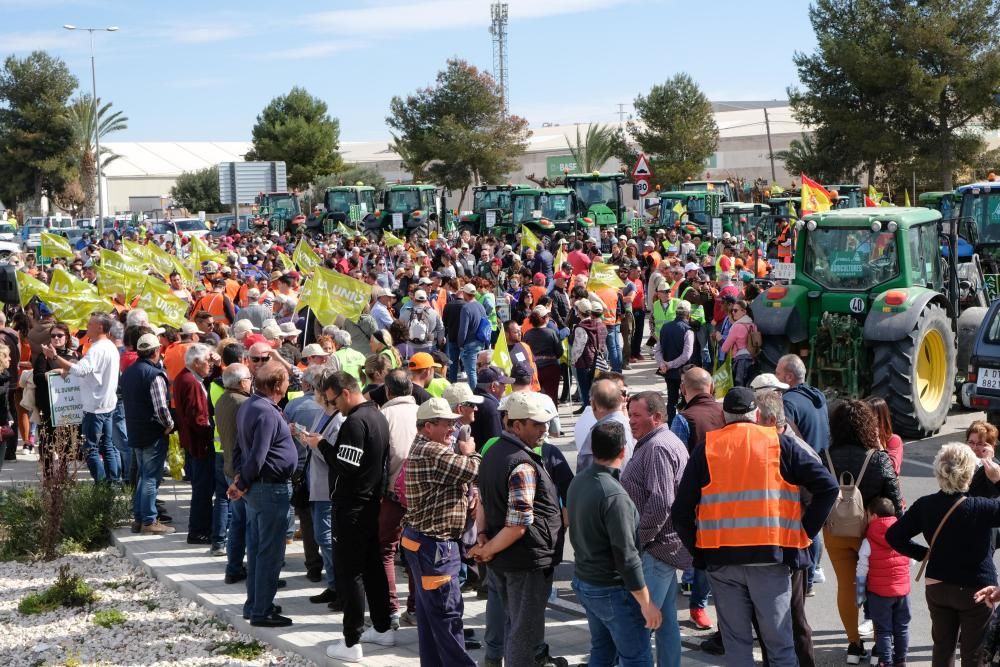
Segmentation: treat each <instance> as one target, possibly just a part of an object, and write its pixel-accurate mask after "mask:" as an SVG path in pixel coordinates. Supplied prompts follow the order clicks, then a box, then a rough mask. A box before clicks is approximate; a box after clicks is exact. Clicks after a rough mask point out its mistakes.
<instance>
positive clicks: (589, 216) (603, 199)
mask: <svg viewBox="0 0 1000 667" xmlns="http://www.w3.org/2000/svg"><path fill="white" fill-rule="evenodd" d="M624 180H625V175H624V174H620V173H617V174H602V173H600V172H599V171H595V172H593V173H591V174H567V175H566V177H565V179H564V182H565V185H566V187H567V188H570V189H572V190H573V191H574V192H575V193H576V200H577V202H578V205H579V208H578V211H579V215H580V217H581V219H582V224H583V225H584V226H586V227H590V226H591V225H597V226H598V227H602V228H603V227H614V228H615V229H616V230H619V229H623V227H624V226H625V202H624V200H623V199H622V182H623V181H624ZM588 220H589V222H587V221H588Z"/></svg>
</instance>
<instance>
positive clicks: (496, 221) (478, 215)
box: [458, 183, 531, 236]
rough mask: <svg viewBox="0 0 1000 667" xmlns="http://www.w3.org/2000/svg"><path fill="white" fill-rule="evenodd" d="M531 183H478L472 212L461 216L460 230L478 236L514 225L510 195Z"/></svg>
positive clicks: (497, 231) (474, 188)
mask: <svg viewBox="0 0 1000 667" xmlns="http://www.w3.org/2000/svg"><path fill="white" fill-rule="evenodd" d="M530 187H531V186H530V185H511V184H509V183H508V184H507V185H477V186H475V187H473V188H472V212H470V213H466V214H464V215H462V216H461V217H460V218H459V221H458V231H459V232H463V231H465V230H468V231H469V233H470V234H475V235H477V236H480V235H483V234H492V233H503V232H505V231H509V230H510V228H511V227H512V225H511V222H510V212H511V203H510V199H511V197H510V195H511V193H512V192H513V191H514V190H523V189H525V188H530Z"/></svg>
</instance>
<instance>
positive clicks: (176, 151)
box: [104, 102, 807, 178]
mask: <svg viewBox="0 0 1000 667" xmlns="http://www.w3.org/2000/svg"><path fill="white" fill-rule="evenodd" d="M739 104H743V105H746V106H747V107H751V106H752V105H756V107H754V108H740V107H739V106H738V105H739ZM762 104H764V103H759V102H743V103H739V102H718V103H715V104H714V106H715V108H717V109H727V110H726V111H721V110H719V111H716V112H715V122H716V123H717V124H718V126H719V136H720V138H722V139H726V138H732V137H753V136H761V135H763V134H765V124H764V111H763V109H762ZM773 104H775V103H773V102H771V103H767V104H766V105H767V106H768V120H769V121H770V123H771V133H772V134H799V133H802V132H805V131H807V129H806V128H805V127H804V126H803V125H801V124H799V123H798V122H797V121H796V120H795V119H794V118H792V110H791V108H790V107H788V106H787V103H783V104H781V105H778V106H772V105H773ZM587 124H588V123H579V124H562V125H548V124H544V125H543V126H541V127H535V128H532V130H531V131H532V135H531V138H530V139H528V153H541V152H550V151H559V150H564V151H568V148H567V141H569V142H570V143H575V142H576V132H577V128H580V133H581V135H583V134H584V133H585V131H586V125H587ZM609 125H611V126H612V127H617V126H618V125H619V124H618V123H609ZM389 143H390V142H389V141H388V140H386V139H383V140H380V141H344V142H341V145H340V152H341V155H342V156H343V158H344V161H345V162H353V163H366V162H381V161H388V160H398V159H399V156H398V155H397V154H396V153H395V152H394V151H392V150H391V149H390V148H389ZM104 145H105V146H106V147H107V148H108V149H110V150H111V151H113V152H114V153H116V154H118V155H120V156H121V158H119V159H118V160H115V161H114V162H112V163H111V164H109V165H108V166H107V167H106V168H105V170H104V171H105V174H106V175H107V176H108V177H110V178H116V177H117V178H136V177H163V178H175V177H176V176H178V175H179V174H181V173H183V172H185V171H196V170H198V169H204V168H205V167H211V166H213V165H216V164H218V163H220V162H232V161H240V160H243V156H244V155H246V153H247V152H248V151H249V150H250V148H251V144H250V142H249V141H179V142H168V141H154V142H138V143H135V142H126V141H110V142H107V143H106V144H104Z"/></svg>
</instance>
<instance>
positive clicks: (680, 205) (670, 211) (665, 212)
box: [660, 198, 685, 227]
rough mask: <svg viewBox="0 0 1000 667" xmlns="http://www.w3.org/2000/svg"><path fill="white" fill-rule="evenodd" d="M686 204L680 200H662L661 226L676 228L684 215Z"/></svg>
mask: <svg viewBox="0 0 1000 667" xmlns="http://www.w3.org/2000/svg"><path fill="white" fill-rule="evenodd" d="M684 212H685V206H684V202H682V201H681V200H679V199H666V198H664V199H661V200H660V224H661V225H662V226H664V227H676V226H677V221H678V220H679V219H680V216H681V215H684Z"/></svg>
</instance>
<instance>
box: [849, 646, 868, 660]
mask: <svg viewBox="0 0 1000 667" xmlns="http://www.w3.org/2000/svg"><path fill="white" fill-rule="evenodd" d="M867 657H868V651H866V650H865V644H864V642H858V643H857V644H848V645H847V664H848V665H860V664H861V661H862V660H864V659H865V658H867Z"/></svg>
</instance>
